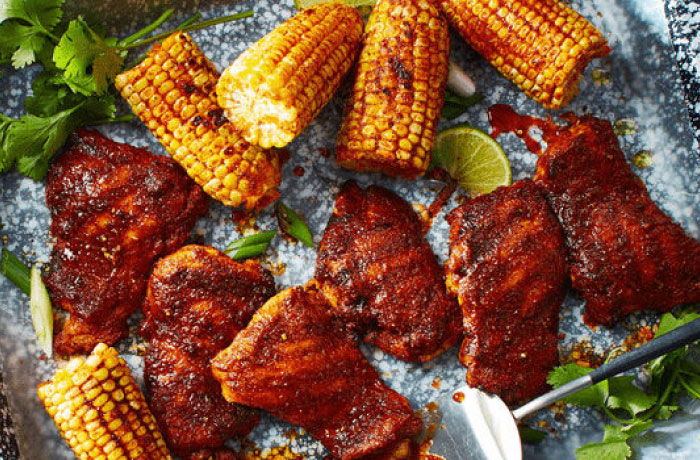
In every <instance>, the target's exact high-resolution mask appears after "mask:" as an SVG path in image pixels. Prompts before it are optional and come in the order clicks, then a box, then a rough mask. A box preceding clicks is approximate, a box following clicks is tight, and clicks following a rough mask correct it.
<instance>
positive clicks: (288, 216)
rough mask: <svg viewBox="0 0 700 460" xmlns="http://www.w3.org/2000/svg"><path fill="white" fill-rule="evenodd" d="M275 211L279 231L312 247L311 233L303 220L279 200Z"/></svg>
mask: <svg viewBox="0 0 700 460" xmlns="http://www.w3.org/2000/svg"><path fill="white" fill-rule="evenodd" d="M275 211H276V212H277V222H278V223H279V226H280V230H282V231H283V232H284V233H286V234H287V235H289V236H291V237H292V238H294V239H296V240H298V241H301V242H302V243H304V244H305V245H307V246H308V247H310V248H313V247H314V242H313V239H312V237H311V231H310V230H309V227H308V226H307V225H306V222H304V219H303V218H302V217H301V216H300V215H299V214H297V213H296V211H294V210H293V209H291V208H290V207H288V206H286V205H285V204H284V203H282V201H280V200H277V205H276V207H275Z"/></svg>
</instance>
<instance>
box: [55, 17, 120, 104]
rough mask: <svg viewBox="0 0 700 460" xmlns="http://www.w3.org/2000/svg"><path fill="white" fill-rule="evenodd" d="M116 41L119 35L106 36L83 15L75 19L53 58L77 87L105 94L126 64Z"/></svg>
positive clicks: (73, 88) (81, 89) (78, 89)
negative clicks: (105, 37)
mask: <svg viewBox="0 0 700 460" xmlns="http://www.w3.org/2000/svg"><path fill="white" fill-rule="evenodd" d="M115 44H116V39H102V38H101V37H100V36H99V35H98V34H97V33H95V31H93V30H92V29H91V28H90V26H88V24H87V23H86V22H85V21H84V20H83V19H82V18H78V19H74V20H72V21H71V22H70V23H69V24H68V30H66V32H65V33H64V34H63V36H62V37H61V40H60V41H59V42H58V46H56V48H55V49H54V52H53V60H54V62H55V63H56V66H57V67H58V68H59V69H61V70H64V75H65V79H66V83H67V84H68V85H69V86H70V87H71V89H72V90H73V91H76V92H79V93H82V94H85V95H88V96H89V95H91V94H103V93H104V92H105V91H106V90H107V86H108V84H109V82H110V81H112V80H113V79H114V77H115V76H116V75H117V73H119V71H120V70H121V68H122V65H123V64H124V58H123V55H122V54H121V52H119V51H118V50H117V49H116V48H115V47H114V45H115Z"/></svg>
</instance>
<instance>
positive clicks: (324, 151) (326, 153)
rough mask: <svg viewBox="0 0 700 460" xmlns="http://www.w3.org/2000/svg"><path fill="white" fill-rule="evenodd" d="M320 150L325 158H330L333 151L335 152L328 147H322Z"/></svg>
mask: <svg viewBox="0 0 700 460" xmlns="http://www.w3.org/2000/svg"><path fill="white" fill-rule="evenodd" d="M318 151H319V152H321V156H322V157H323V158H330V157H331V153H333V152H331V150H330V149H327V148H320V149H318Z"/></svg>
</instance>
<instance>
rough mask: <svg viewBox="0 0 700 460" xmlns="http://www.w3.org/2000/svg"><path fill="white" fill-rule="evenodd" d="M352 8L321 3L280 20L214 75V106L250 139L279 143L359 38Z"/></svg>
mask: <svg viewBox="0 0 700 460" xmlns="http://www.w3.org/2000/svg"><path fill="white" fill-rule="evenodd" d="M362 26H363V23H362V18H361V17H360V14H359V13H358V12H357V10H356V9H355V8H352V7H350V6H347V5H343V4H339V3H322V4H319V5H317V6H314V7H311V8H308V9H305V10H304V11H302V12H300V13H299V14H297V15H296V16H295V17H293V18H291V19H289V20H288V21H286V22H284V23H283V24H281V25H280V26H279V27H277V28H276V29H275V30H273V31H272V32H271V33H269V34H268V35H267V36H265V37H264V38H262V39H261V40H260V41H258V42H257V43H255V44H254V45H253V46H252V47H251V48H249V49H248V50H247V51H245V52H244V53H243V54H241V56H240V57H238V59H236V60H235V61H234V62H233V64H231V66H230V67H229V68H228V69H226V70H225V71H224V73H223V75H222V76H221V79H220V80H219V84H218V86H217V91H216V92H217V94H218V97H219V105H221V107H223V108H224V110H225V113H226V116H227V117H229V119H231V121H232V122H233V123H234V124H235V125H236V126H238V127H239V128H240V129H241V131H242V133H243V136H244V137H245V138H246V140H248V141H249V142H250V143H252V144H255V145H259V146H261V147H263V148H270V147H272V146H275V147H284V146H285V145H287V144H288V143H290V142H291V141H292V140H293V139H294V138H295V137H296V136H298V135H299V134H300V133H301V132H302V131H303V130H304V129H305V128H306V127H307V126H308V124H309V123H311V121H312V120H313V119H314V118H316V116H317V115H318V114H319V112H320V111H321V109H322V108H323V107H324V106H325V105H326V104H327V103H328V101H330V100H331V97H333V94H334V93H335V92H336V91H337V90H338V87H339V86H340V83H341V81H342V79H343V77H344V76H345V75H346V74H347V73H348V72H349V71H350V68H351V67H352V65H353V62H354V60H355V56H356V54H357V51H358V50H359V48H360V41H361V39H362Z"/></svg>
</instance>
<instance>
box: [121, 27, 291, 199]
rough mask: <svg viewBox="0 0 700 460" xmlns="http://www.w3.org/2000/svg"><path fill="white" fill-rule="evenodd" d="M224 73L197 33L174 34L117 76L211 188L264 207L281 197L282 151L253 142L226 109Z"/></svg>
mask: <svg viewBox="0 0 700 460" xmlns="http://www.w3.org/2000/svg"><path fill="white" fill-rule="evenodd" d="M218 79H219V74H218V72H217V71H216V69H215V67H214V66H213V65H212V64H211V63H210V62H209V60H208V59H207V58H206V56H204V54H203V53H202V52H201V50H200V49H199V47H197V45H196V44H195V43H194V42H192V40H191V39H190V37H189V36H188V35H187V34H185V33H175V34H173V35H171V36H170V37H168V38H166V39H165V40H164V41H163V43H162V44H160V45H155V46H154V47H153V48H152V49H151V51H150V52H149V53H148V56H147V57H146V59H145V60H144V61H143V62H142V63H141V64H139V65H138V66H136V67H134V68H133V69H130V70H128V71H126V72H124V73H122V74H121V75H119V76H117V78H116V87H117V89H118V90H119V91H120V92H121V94H122V96H123V97H124V99H126V100H127V101H128V102H129V104H130V105H131V108H132V110H133V111H134V113H135V114H136V115H137V116H138V117H139V118H140V119H141V120H142V121H143V122H144V123H145V124H146V126H148V128H149V129H150V130H151V132H153V134H154V135H155V136H156V137H157V138H158V140H159V141H160V143H161V144H163V146H164V147H165V149H166V150H167V151H168V153H169V154H170V155H171V156H172V157H173V158H174V159H175V160H176V161H178V163H180V165H181V166H182V167H184V168H185V170H186V171H187V173H188V174H189V175H190V176H191V177H192V178H193V179H194V180H195V181H196V182H197V183H198V184H199V185H201V186H202V188H203V189H204V191H205V192H207V193H208V194H209V195H211V196H212V197H214V198H216V199H217V200H219V201H221V202H222V203H224V204H226V205H229V206H240V205H243V206H245V207H246V208H262V207H264V206H266V205H267V204H269V203H271V202H272V201H274V200H275V199H276V198H277V197H278V196H279V193H278V192H277V190H276V187H277V186H278V185H279V183H280V181H281V171H280V170H281V164H280V161H279V158H278V156H277V155H276V154H275V153H274V152H270V151H267V150H262V149H260V148H258V147H255V146H252V145H250V144H248V143H247V142H246V141H245V140H244V139H243V138H242V136H241V134H240V131H239V130H238V129H237V128H236V127H235V126H234V125H233V124H232V123H230V122H229V120H228V119H227V118H226V117H225V116H224V112H223V110H222V109H221V107H219V106H218V104H217V102H216V93H215V89H216V84H217V81H218Z"/></svg>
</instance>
